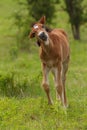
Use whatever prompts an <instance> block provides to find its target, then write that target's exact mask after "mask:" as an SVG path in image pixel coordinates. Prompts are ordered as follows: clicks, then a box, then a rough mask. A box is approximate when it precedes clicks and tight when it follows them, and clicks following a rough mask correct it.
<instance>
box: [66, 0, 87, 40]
mask: <svg viewBox="0 0 87 130" xmlns="http://www.w3.org/2000/svg"><path fill="white" fill-rule="evenodd" d="M83 1H84V0H64V2H65V5H66V7H65V9H64V10H65V11H66V12H67V13H68V15H69V20H70V23H71V27H72V32H73V36H74V38H75V39H77V40H79V39H80V26H81V25H82V24H83V23H85V22H87V8H85V6H83Z"/></svg>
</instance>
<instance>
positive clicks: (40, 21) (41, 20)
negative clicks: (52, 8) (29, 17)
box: [39, 16, 46, 24]
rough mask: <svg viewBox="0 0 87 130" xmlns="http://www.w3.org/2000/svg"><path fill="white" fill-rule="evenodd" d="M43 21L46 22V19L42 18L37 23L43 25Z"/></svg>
mask: <svg viewBox="0 0 87 130" xmlns="http://www.w3.org/2000/svg"><path fill="white" fill-rule="evenodd" d="M45 21H46V17H45V16H42V17H41V19H40V20H39V23H41V24H45Z"/></svg>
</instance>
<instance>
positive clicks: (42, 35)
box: [39, 32, 47, 40]
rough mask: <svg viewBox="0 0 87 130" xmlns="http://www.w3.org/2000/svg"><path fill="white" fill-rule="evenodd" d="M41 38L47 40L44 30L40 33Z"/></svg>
mask: <svg viewBox="0 0 87 130" xmlns="http://www.w3.org/2000/svg"><path fill="white" fill-rule="evenodd" d="M39 37H40V39H42V40H46V39H47V36H46V34H45V33H44V32H42V33H41V34H40V35H39Z"/></svg>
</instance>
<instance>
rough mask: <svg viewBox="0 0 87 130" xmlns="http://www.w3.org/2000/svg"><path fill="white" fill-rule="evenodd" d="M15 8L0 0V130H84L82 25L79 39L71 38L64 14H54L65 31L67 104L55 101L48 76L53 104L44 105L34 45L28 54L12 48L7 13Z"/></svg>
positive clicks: (86, 77) (86, 64)
mask: <svg viewBox="0 0 87 130" xmlns="http://www.w3.org/2000/svg"><path fill="white" fill-rule="evenodd" d="M17 8H18V6H17V4H16V2H15V1H12V0H8V2H7V1H6V0H3V1H0V33H1V35H0V130H86V129H87V44H86V42H87V36H86V34H87V30H86V25H84V26H82V28H81V38H82V40H81V41H80V42H79V41H74V40H73V38H72V35H71V30H70V24H69V23H67V21H68V19H67V18H68V17H67V15H66V13H64V12H59V13H58V14H57V15H58V17H57V21H58V23H57V24H55V26H56V27H63V28H64V29H65V30H67V32H68V34H69V40H70V48H71V60H70V65H69V71H68V73H67V80H66V91H67V98H68V103H69V107H68V108H67V109H66V110H65V109H64V108H63V107H62V106H61V105H60V103H59V102H57V101H56V100H55V87H54V83H53V80H52V75H50V87H51V95H52V97H53V100H54V105H52V106H49V105H48V104H47V98H46V96H45V93H44V91H43V90H42V88H41V87H40V86H41V80H42V73H41V63H40V59H39V56H38V48H37V47H36V46H35V45H33V46H32V47H31V51H30V52H29V53H28V52H26V53H25V52H17V50H16V41H15V38H14V35H15V33H16V28H14V27H12V24H13V18H11V16H12V14H13V12H14V11H15V10H16V9H17ZM60 14H61V15H60ZM60 16H61V17H60ZM62 19H63V21H62ZM31 43H32V41H31ZM14 53H17V55H15V54H14ZM12 76H13V77H12ZM4 89H5V90H4ZM2 90H3V91H2ZM13 90H14V91H13ZM21 90H22V91H21Z"/></svg>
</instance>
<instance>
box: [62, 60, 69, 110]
mask: <svg viewBox="0 0 87 130" xmlns="http://www.w3.org/2000/svg"><path fill="white" fill-rule="evenodd" d="M67 70H68V62H64V63H63V74H62V82H63V88H64V89H63V90H64V104H65V106H66V107H67V106H68V105H67V98H66V89H65V81H66V73H67Z"/></svg>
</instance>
